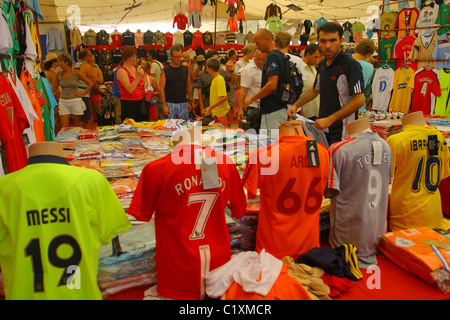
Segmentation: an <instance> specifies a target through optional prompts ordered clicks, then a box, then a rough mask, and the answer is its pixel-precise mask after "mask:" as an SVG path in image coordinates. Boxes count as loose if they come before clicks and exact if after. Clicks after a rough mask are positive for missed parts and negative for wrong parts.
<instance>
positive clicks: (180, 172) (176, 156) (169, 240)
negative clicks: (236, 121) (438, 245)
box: [128, 145, 246, 299]
mask: <svg viewBox="0 0 450 320" xmlns="http://www.w3.org/2000/svg"><path fill="white" fill-rule="evenodd" d="M202 150H204V152H205V153H206V155H207V157H215V158H216V161H217V169H218V176H219V180H220V187H219V188H216V189H208V190H206V189H204V188H203V183H202V174H201V171H200V169H199V168H198V166H197V165H196V164H195V163H194V159H195V156H194V153H196V152H198V151H200V156H201V151H202ZM180 159H184V160H186V161H184V163H180V162H179V160H180ZM186 162H189V163H186ZM228 203H230V207H231V211H232V214H233V216H234V217H235V218H240V217H241V216H242V215H243V214H244V213H245V208H246V198H245V194H244V191H243V188H242V187H241V186H240V177H239V173H238V172H237V169H236V166H235V165H234V163H233V162H232V161H231V159H230V158H229V157H228V156H226V155H223V154H221V153H217V152H215V151H213V150H212V149H211V148H209V147H207V148H204V149H202V148H201V147H200V146H199V145H180V146H176V147H175V148H174V150H173V152H172V154H171V155H167V156H165V157H163V158H161V159H158V160H155V161H152V162H150V163H149V164H148V165H146V166H145V168H144V169H143V171H142V174H141V177H140V179H139V182H138V186H137V188H136V191H135V193H134V196H133V200H132V202H131V205H130V208H129V209H128V213H129V214H131V215H133V216H135V217H136V218H137V219H139V220H143V221H149V220H150V219H151V218H152V216H153V213H154V214H155V235H156V266H157V267H156V269H157V270H156V272H157V274H158V294H159V295H161V296H163V297H168V298H172V299H201V298H203V297H204V294H205V293H204V290H205V286H204V277H205V275H206V274H207V273H208V272H209V271H212V270H214V269H216V268H218V267H220V266H221V265H223V264H225V263H226V262H228V261H229V260H230V258H231V248H230V237H229V231H228V227H227V225H226V222H225V213H224V209H225V206H226V205H227V204H228Z"/></svg>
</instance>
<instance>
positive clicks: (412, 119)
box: [402, 111, 427, 126]
mask: <svg viewBox="0 0 450 320" xmlns="http://www.w3.org/2000/svg"><path fill="white" fill-rule="evenodd" d="M402 124H403V125H404V126H405V125H414V126H426V125H427V122H426V121H425V118H424V116H423V112H422V111H417V112H413V113H410V114H407V115H405V116H404V117H403V118H402Z"/></svg>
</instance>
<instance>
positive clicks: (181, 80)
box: [45, 22, 376, 142]
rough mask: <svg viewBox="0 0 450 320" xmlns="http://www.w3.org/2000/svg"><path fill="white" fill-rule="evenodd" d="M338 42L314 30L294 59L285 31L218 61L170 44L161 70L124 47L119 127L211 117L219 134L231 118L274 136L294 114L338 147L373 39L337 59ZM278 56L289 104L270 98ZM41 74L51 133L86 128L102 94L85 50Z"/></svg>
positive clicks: (359, 99) (364, 82)
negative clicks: (51, 110)
mask: <svg viewBox="0 0 450 320" xmlns="http://www.w3.org/2000/svg"><path fill="white" fill-rule="evenodd" d="M343 41H344V40H343V29H342V27H341V26H340V25H339V24H336V23H332V22H330V23H325V24H324V25H322V26H321V27H320V28H319V39H318V43H317V44H316V43H312V44H309V45H308V46H307V47H306V48H305V49H304V50H303V52H302V53H301V57H299V56H297V55H294V54H292V53H291V52H290V50H289V46H290V43H291V35H290V34H289V33H288V32H285V31H279V32H276V33H275V34H272V33H271V32H270V31H269V30H267V29H260V30H258V31H257V32H256V33H255V35H254V43H248V44H246V45H245V46H244V47H243V49H242V51H243V55H242V57H241V58H238V55H237V52H236V50H234V49H230V50H229V51H228V52H227V56H226V58H225V59H224V58H222V59H220V58H219V53H218V52H217V51H214V50H208V51H206V52H205V54H204V55H203V54H200V55H197V56H195V57H194V58H192V57H191V56H189V54H188V52H186V51H185V49H184V47H183V46H182V45H181V44H177V43H176V44H174V45H173V46H172V47H171V48H170V51H169V55H170V58H169V61H168V62H167V63H166V64H163V63H161V62H159V61H158V60H157V55H156V51H155V50H149V51H148V56H147V57H146V58H138V55H137V50H136V48H134V47H132V46H128V47H125V48H124V50H123V53H122V61H121V63H120V65H119V66H118V67H117V68H116V69H115V70H114V86H113V88H114V89H113V96H114V97H115V98H116V102H117V103H116V105H117V107H116V109H117V110H116V114H117V117H118V120H119V121H121V120H122V121H123V120H124V119H127V118H131V119H133V120H135V121H156V120H158V119H172V118H174V119H198V118H203V117H206V116H210V117H211V119H212V120H213V121H215V122H217V123H220V124H221V125H223V126H225V127H228V126H230V120H231V119H234V120H238V123H239V124H240V126H241V127H242V128H244V129H250V128H251V129H254V130H256V131H259V130H260V129H267V130H270V129H277V128H278V127H279V125H280V124H281V123H283V122H285V121H286V120H288V119H289V118H295V116H296V114H297V113H298V114H301V115H303V116H304V117H306V118H309V119H313V120H316V121H315V125H316V127H317V128H318V129H328V131H329V137H330V138H329V140H330V141H329V142H333V141H335V140H340V139H341V138H342V137H343V136H344V135H345V132H343V128H344V127H345V123H346V122H348V121H351V120H352V119H354V118H356V117H357V114H358V112H357V111H358V110H363V108H364V107H366V106H367V105H368V103H369V102H370V90H366V89H370V87H371V85H370V84H371V78H372V76H373V73H374V69H375V68H376V67H374V62H373V61H374V59H373V54H374V51H375V44H374V42H373V40H370V39H362V40H361V41H360V42H359V43H358V45H357V46H356V48H355V53H353V55H350V54H346V53H345V52H344V50H343V49H342V48H343ZM284 55H288V56H289V59H290V61H293V62H294V63H295V65H296V66H297V68H298V70H299V71H300V72H301V74H302V79H303V85H304V86H303V92H302V96H301V98H300V99H299V100H298V101H297V102H295V103H294V104H293V105H286V104H285V103H283V102H282V101H280V99H278V98H277V96H276V95H275V94H274V93H275V92H276V90H277V89H278V88H279V85H280V76H281V73H282V70H283V68H284V67H285V66H284V64H285V62H284V61H285V60H283V56H284ZM56 67H59V71H58V72H55V68H56ZM45 70H46V73H47V77H48V79H49V81H50V83H51V84H52V90H53V93H54V94H55V97H56V98H57V100H58V101H59V111H58V114H59V119H57V120H59V121H56V123H57V124H58V126H60V127H64V126H67V125H68V124H69V120H70V117H72V119H73V123H74V124H75V125H81V126H84V127H86V128H92V126H93V120H94V119H95V115H96V113H97V112H98V111H99V109H100V108H101V100H102V99H101V94H102V93H104V89H102V88H101V85H102V84H103V76H102V72H101V70H100V69H99V68H98V66H97V65H96V63H95V60H94V57H93V56H92V53H91V52H90V50H89V49H82V50H81V51H80V52H79V56H78V62H77V63H76V64H75V65H72V58H71V56H70V55H68V54H62V55H60V56H58V57H54V56H53V57H52V59H50V58H48V59H47V60H46V62H45ZM341 76H343V77H341ZM344 78H345V80H346V81H343V79H344ZM58 129H59V128H56V130H58Z"/></svg>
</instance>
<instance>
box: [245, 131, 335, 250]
mask: <svg viewBox="0 0 450 320" xmlns="http://www.w3.org/2000/svg"><path fill="white" fill-rule="evenodd" d="M311 140H313V139H312V138H310V137H304V136H280V137H279V138H278V139H277V140H276V141H275V142H273V143H272V144H270V145H268V146H265V147H261V148H258V149H256V150H254V151H253V152H252V153H251V154H250V156H249V160H248V164H247V167H246V170H245V173H244V176H243V177H242V181H241V183H242V184H243V185H244V186H245V188H246V189H247V190H248V197H249V199H252V198H254V197H256V195H257V189H259V190H260V198H261V210H260V213H259V220H258V229H257V231H256V251H258V252H260V251H261V250H262V249H265V250H266V252H268V253H270V254H272V255H273V256H275V257H276V258H278V259H282V258H283V257H285V256H290V257H292V258H293V259H297V257H298V256H299V255H301V254H303V253H306V252H308V251H309V250H311V249H312V248H315V247H318V246H319V238H320V235H319V234H320V230H319V229H320V227H319V219H320V213H319V211H320V207H321V205H322V200H323V193H324V191H325V188H326V184H327V177H328V168H329V162H330V159H329V154H328V151H327V149H326V148H325V147H324V146H323V145H321V144H320V143H318V144H317V148H318V150H317V152H318V157H319V162H320V165H318V166H311V165H310V163H309V160H308V151H307V146H308V145H307V143H308V141H311ZM275 186H277V187H275Z"/></svg>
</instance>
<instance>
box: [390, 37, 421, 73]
mask: <svg viewBox="0 0 450 320" xmlns="http://www.w3.org/2000/svg"><path fill="white" fill-rule="evenodd" d="M416 39H417V38H416V37H415V36H412V35H410V36H404V37H401V38H398V40H397V42H396V43H395V47H394V53H393V54H392V58H393V59H394V60H396V63H395V69H398V68H400V67H401V66H403V65H405V64H407V65H408V66H410V67H411V68H413V69H414V71H417V62H412V61H410V60H409V55H410V54H411V51H412V49H413V45H414V41H416Z"/></svg>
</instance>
